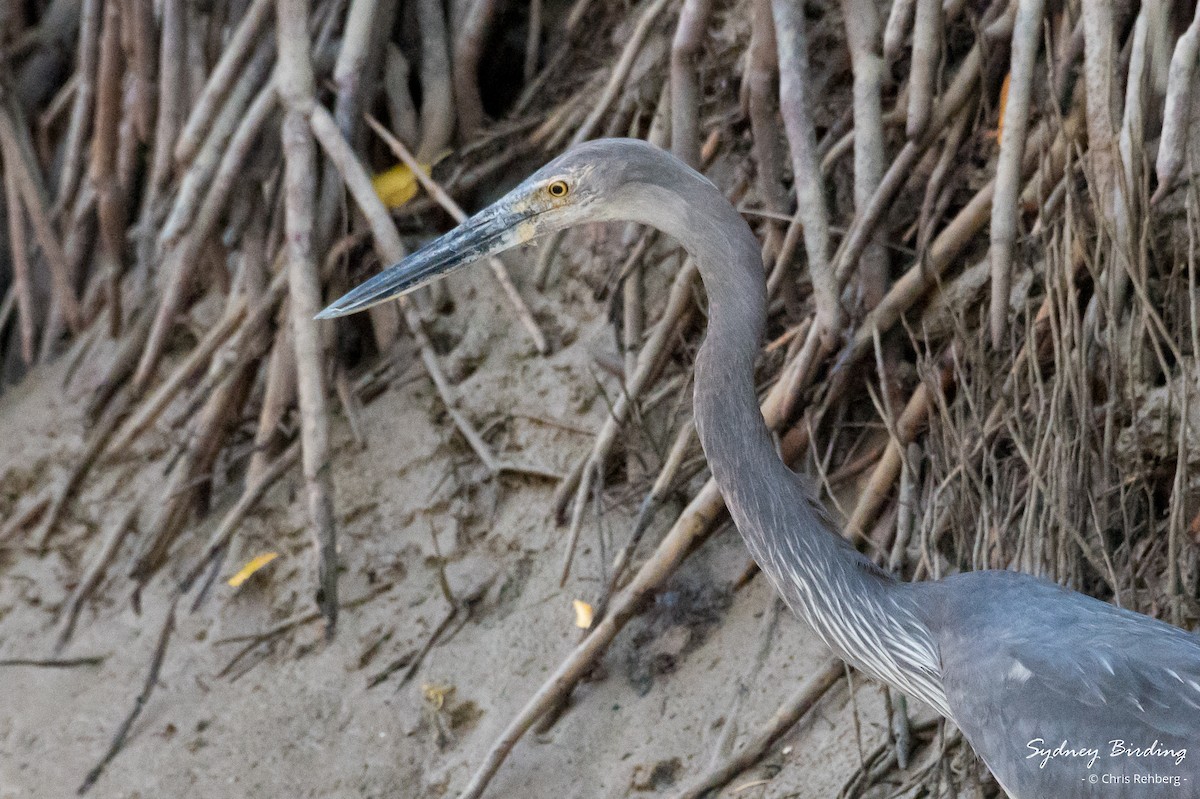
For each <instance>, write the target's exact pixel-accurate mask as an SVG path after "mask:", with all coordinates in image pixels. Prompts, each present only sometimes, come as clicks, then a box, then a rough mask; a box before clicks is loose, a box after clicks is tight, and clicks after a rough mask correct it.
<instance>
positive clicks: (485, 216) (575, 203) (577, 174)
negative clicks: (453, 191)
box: [317, 139, 703, 319]
mask: <svg viewBox="0 0 1200 799" xmlns="http://www.w3.org/2000/svg"><path fill="white" fill-rule="evenodd" d="M672 167H674V168H672ZM677 169H682V170H683V171H685V172H690V170H687V168H686V167H684V166H683V165H682V163H679V162H676V161H675V159H673V158H672V157H671V156H669V155H668V154H666V153H664V152H663V151H662V150H660V149H658V148H657V147H654V146H653V145H650V144H647V143H646V142H644V141H638V140H635V139H598V140H596V141H590V142H586V143H583V144H580V145H576V146H575V147H572V148H571V149H569V150H567V151H566V152H564V153H563V154H562V155H560V156H558V157H557V158H555V159H554V160H553V161H551V162H550V163H548V164H546V165H545V166H544V167H542V168H541V169H539V170H538V171H537V172H535V173H534V174H533V175H531V176H530V177H529V178H527V179H526V180H525V181H523V182H522V183H521V184H520V185H519V186H517V187H516V188H515V189H513V190H512V191H510V192H509V193H508V194H506V195H504V196H503V197H502V198H500V199H499V200H497V201H496V202H494V203H493V204H492V205H490V206H488V207H487V208H485V209H484V210H482V211H480V212H479V213H477V214H475V215H474V216H472V217H471V218H470V219H468V220H467V221H465V222H463V223H462V224H461V225H459V226H458V227H456V228H455V229H454V230H451V231H450V232H449V233H446V234H445V235H443V236H441V237H439V238H437V239H434V240H433V241H431V242H429V243H428V244H426V245H425V246H424V247H422V248H421V249H419V250H417V251H416V252H414V253H413V254H411V255H409V256H408V257H407V258H405V259H404V260H403V261H401V262H400V263H398V264H395V265H394V266H392V267H390V268H389V269H385V270H384V271H383V272H380V273H379V274H378V275H376V276H375V277H373V278H371V279H370V280H368V281H367V282H365V283H363V284H362V285H360V286H358V287H357V288H355V289H353V290H351V291H350V292H348V293H347V294H345V295H344V296H343V297H341V298H340V299H338V300H336V301H335V302H333V303H332V304H331V305H330V306H329V307H328V308H326V309H325V310H323V311H321V313H319V314H318V315H317V318H318V319H332V318H334V317H338V316H346V315H348V314H352V313H355V312H357V311H361V310H363V309H365V308H369V307H371V306H372V305H376V304H378V303H381V302H384V301H386V300H389V299H392V298H393V297H398V296H401V295H403V294H406V293H408V292H410V291H412V290H414V289H416V288H419V287H421V286H423V285H425V284H426V283H429V282H430V281H432V280H434V279H435V278H437V277H439V276H440V275H444V274H446V273H448V272H451V271H453V270H455V269H458V268H459V267H461V266H465V265H467V264H470V263H473V262H475V261H478V260H480V259H482V258H486V257H487V256H489V255H495V254H496V253H500V252H503V251H505V250H508V249H511V248H513V247H515V246H517V245H518V244H524V243H525V242H527V241H531V240H532V239H535V238H537V237H539V236H543V235H545V234H547V233H552V232H554V231H557V230H562V229H564V228H567V227H571V226H572V225H577V224H580V223H583V222H596V221H606V220H613V219H628V220H630V221H641V219H642V217H644V216H647V215H648V211H649V210H650V208H651V207H652V206H653V204H654V203H653V201H652V194H653V192H647V191H639V190H638V189H639V188H649V187H652V186H653V184H654V183H655V176H656V175H659V174H662V173H667V174H671V173H675V172H676V170H677ZM692 174H693V175H695V173H692ZM696 177H697V178H699V175H696ZM699 179H700V180H703V178H699Z"/></svg>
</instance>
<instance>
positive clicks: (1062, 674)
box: [319, 139, 1200, 799]
mask: <svg viewBox="0 0 1200 799" xmlns="http://www.w3.org/2000/svg"><path fill="white" fill-rule="evenodd" d="M596 221H622V222H635V223H640V224H643V225H649V226H650V227H654V228H657V229H658V230H660V231H662V232H663V233H665V234H667V235H668V236H671V237H672V238H674V239H675V240H676V241H678V242H679V243H680V244H681V245H683V247H684V248H686V249H687V251H688V253H690V254H691V256H692V257H693V258H694V259H695V261H696V264H697V266H698V268H699V271H700V274H701V276H702V278H703V280H704V285H705V288H706V290H707V293H708V300H709V309H708V335H707V337H706V338H705V341H704V346H703V347H701V349H700V352H699V354H698V355H697V357H696V379H695V416H696V428H697V431H698V433H699V437H700V442H701V444H702V445H703V447H704V454H705V456H706V457H707V459H708V464H709V466H710V468H711V469H712V475H713V479H714V480H716V483H717V486H718V487H719V488H720V490H721V493H722V495H723V496H724V498H725V502H726V505H727V506H728V508H729V512H730V514H731V515H732V517H733V521H734V523H735V524H736V525H737V528H738V530H739V531H740V532H741V534H742V537H743V538H744V539H745V541H746V546H747V547H748V548H749V550H750V554H751V555H752V556H753V557H754V559H755V560H756V561H757V562H758V564H759V566H760V567H762V570H763V572H764V573H765V574H766V575H767V577H768V578H769V579H770V581H771V583H772V585H774V587H775V589H776V590H777V591H778V592H779V593H780V594H781V595H782V596H783V597H784V599H785V600H786V601H787V603H788V605H789V606H791V608H792V610H793V611H794V612H795V613H796V614H798V615H799V616H800V617H801V618H803V619H804V620H805V621H806V622H807V623H808V624H809V625H811V626H812V628H813V630H815V631H816V633H817V634H818V635H819V636H820V637H821V639H822V640H824V641H825V643H826V644H828V645H829V647H830V648H831V649H833V650H834V651H836V652H837V653H838V654H839V655H840V656H841V657H842V658H844V659H845V660H846V661H848V662H849V663H851V664H852V665H854V666H855V667H856V668H858V669H860V670H861V671H863V672H865V673H866V674H868V675H870V676H872V677H874V678H875V679H877V680H880V681H881V682H883V683H886V684H887V685H890V686H892V687H893V688H895V689H897V690H899V691H901V692H903V693H904V694H907V695H909V696H912V697H916V698H918V699H920V700H921V701H923V702H926V703H927V704H929V705H930V706H932V707H933V708H935V709H936V710H937V711H938V712H940V713H941V714H942V715H944V716H945V717H946V718H948V719H951V720H952V721H953V722H954V723H955V724H957V725H958V727H959V728H960V729H961V730H962V732H963V734H964V735H965V736H966V738H967V740H968V741H969V742H970V744H971V746H972V747H974V749H975V751H976V752H977V753H978V754H979V756H980V757H981V758H982V759H983V760H984V762H985V763H986V764H987V765H988V767H989V768H990V769H991V771H992V773H993V774H994V775H995V776H996V779H997V780H998V781H999V783H1000V784H1001V786H1002V787H1003V788H1004V790H1005V791H1007V792H1008V794H1009V795H1010V796H1012V797H1017V798H1018V799H1070V797H1117V796H1120V797H1150V796H1154V797H1185V796H1186V797H1200V638H1197V637H1196V636H1194V635H1192V634H1189V633H1188V632H1185V631H1184V630H1182V629H1179V628H1177V627H1173V626H1171V625H1168V624H1165V623H1163V622H1161V621H1157V620H1155V619H1153V618H1150V617H1149V616H1144V615H1141V614H1139V613H1133V612H1131V611H1128V610H1124V609H1121V608H1117V607H1114V606H1112V605H1110V604H1107V603H1105V602H1101V601H1100V600H1098V599H1094V598H1092V597H1088V596H1085V595H1083V594H1080V593H1077V592H1074V591H1069V590H1066V589H1064V588H1062V587H1060V586H1058V585H1055V584H1054V583H1051V582H1049V581H1046V580H1043V579H1038V578H1035V577H1032V576H1029V575H1025V574H1020V573H1017V572H1011V571H977V572H969V573H965V574H959V575H955V576H952V577H948V578H946V579H943V580H938V581H933V582H918V583H907V582H903V581H901V580H898V579H896V578H895V577H894V576H892V575H891V574H888V573H887V572H885V571H884V570H882V569H880V568H879V567H877V566H876V565H875V564H874V563H873V562H872V561H871V560H869V559H868V558H866V557H865V556H863V555H862V554H860V553H859V552H858V551H857V550H855V549H854V547H852V546H851V545H850V544H849V543H847V541H846V539H845V538H843V537H842V536H841V535H839V534H837V532H836V531H835V529H834V528H833V527H832V525H830V524H829V522H828V521H827V517H826V515H825V514H824V513H823V511H822V509H821V508H820V506H819V505H818V504H817V503H816V502H815V501H814V499H813V498H812V495H811V494H810V493H809V491H808V490H807V489H806V487H805V485H804V484H803V483H802V482H801V479H800V478H799V477H798V476H797V475H796V474H794V473H793V472H792V471H791V470H790V469H788V467H787V466H786V465H785V464H784V463H783V462H782V461H781V460H780V459H779V456H778V455H777V454H776V450H775V447H774V445H773V443H772V439H771V435H770V433H769V432H768V430H767V426H766V424H765V422H764V420H763V416H762V413H761V412H760V410H759V404H758V399H757V397H756V395H755V388H754V380H753V377H754V371H753V370H754V361H755V357H756V355H757V353H758V350H759V346H760V337H761V335H762V331H763V323H764V321H765V316H766V311H765V306H766V302H765V301H766V286H765V281H764V277H763V264H762V259H761V255H760V250H759V243H758V241H757V240H756V239H755V237H754V234H753V232H752V231H751V230H750V228H749V226H748V225H747V224H746V222H745V221H744V220H743V219H742V218H741V217H740V216H739V215H738V213H737V211H736V210H735V209H734V208H733V207H731V206H730V204H729V203H728V202H727V201H726V200H725V198H724V197H723V196H722V194H721V192H720V191H718V190H717V188H716V187H715V186H714V185H713V184H712V183H710V182H709V181H708V180H707V179H706V178H704V177H703V176H702V175H700V174H698V173H697V172H695V171H694V170H692V169H690V168H689V167H687V166H686V165H684V164H683V163H682V162H680V161H679V160H677V159H676V158H674V157H673V156H671V155H669V154H667V153H665V152H663V151H662V150H660V149H658V148H656V147H653V146H651V145H649V144H647V143H645V142H641V141H636V140H626V139H605V140H599V141H592V142H588V143H585V144H581V145H578V146H575V147H573V148H571V149H570V150H568V151H567V152H566V153H564V154H563V155H561V156H559V157H558V158H556V159H554V160H553V161H551V162H550V163H549V164H547V165H546V166H545V167H543V168H542V169H540V170H538V171H537V172H536V173H535V174H534V175H533V176H532V177H530V178H529V179H528V180H526V181H524V182H523V183H521V184H520V185H519V186H517V187H516V188H515V189H513V190H512V191H511V192H509V193H508V194H507V195H506V196H504V197H503V198H502V199H501V200H499V201H498V202H496V203H494V204H493V205H491V206H490V207H488V208H486V209H484V210H483V211H481V212H479V213H478V214H476V215H475V216H473V217H471V218H470V219H469V220H467V221H466V222H464V223H463V224H462V225H461V226H459V227H458V228H456V229H454V230H453V231H451V232H449V233H447V234H446V235H444V236H442V237H441V238H439V239H437V240H435V241H433V242H431V243H429V244H428V245H426V246H425V247H423V248H421V249H420V250H418V251H417V252H415V253H413V254H412V255H410V256H409V257H408V258H406V259H404V261H402V262H401V263H400V264H398V265H396V266H393V267H391V268H390V269H387V270H386V271H384V272H382V273H381V274H379V275H378V276H376V277H374V278H372V279H371V280H369V281H367V282H366V283H364V284H363V285H361V286H359V287H358V288H356V289H354V290H353V291H351V292H349V293H348V294H346V295H345V296H344V297H342V298H341V299H339V300H338V301H337V302H335V303H333V304H332V305H330V306H329V307H328V308H327V309H325V310H324V311H322V312H321V314H320V316H319V318H322V319H329V318H332V317H336V316H343V315H345V314H349V313H353V312H355V311H360V310H362V309H364V308H367V307H369V306H371V305H374V304H376V303H379V302H383V301H384V300H387V299H389V298H392V297H396V296H398V295H401V294H403V293H405V292H408V291H411V290H413V289H415V288H417V287H418V286H421V285H423V284H425V283H427V282H429V281H430V280H433V279H434V278H436V277H437V276H439V275H442V274H445V273H447V272H449V271H451V270H453V269H457V268H458V267H460V266H464V265H466V264H468V263H471V262H472V261H476V260H478V259H480V258H483V257H484V256H487V255H490V254H494V253H498V252H501V251H502V250H507V249H509V248H511V247H514V246H516V245H518V244H521V243H522V242H527V241H529V240H530V239H533V238H535V237H537V236H540V235H542V234H545V233H550V232H552V231H557V230H562V229H563V228H567V227H570V226H572V225H577V224H581V223H584V222H596Z"/></svg>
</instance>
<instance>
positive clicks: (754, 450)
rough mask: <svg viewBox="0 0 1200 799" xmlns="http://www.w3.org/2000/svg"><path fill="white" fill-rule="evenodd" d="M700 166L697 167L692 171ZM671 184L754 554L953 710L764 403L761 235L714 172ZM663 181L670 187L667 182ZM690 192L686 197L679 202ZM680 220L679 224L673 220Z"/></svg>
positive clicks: (709, 437) (723, 437) (814, 620)
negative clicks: (786, 451) (790, 454)
mask: <svg viewBox="0 0 1200 799" xmlns="http://www.w3.org/2000/svg"><path fill="white" fill-rule="evenodd" d="M692 174H693V175H694V173H692ZM695 178H696V179H695V180H689V181H683V182H682V185H683V186H684V189H683V190H682V191H681V190H680V188H679V186H680V185H681V184H680V183H675V184H673V185H672V188H671V191H672V192H673V193H675V194H677V195H679V196H678V197H677V198H674V199H675V202H671V201H670V200H669V199H668V198H667V197H665V196H663V197H659V198H657V199H656V201H655V204H656V205H657V207H658V208H659V209H662V208H663V204H664V203H665V204H667V205H670V206H672V208H671V210H672V213H670V214H668V215H666V216H670V217H672V222H671V223H669V224H668V225H664V224H663V221H662V220H663V218H664V215H663V214H659V215H658V217H657V220H656V223H657V224H658V226H659V227H661V228H663V229H664V232H666V233H668V234H669V235H671V236H673V237H674V238H675V239H677V240H678V241H680V242H681V243H683V244H684V246H685V247H686V248H687V250H688V252H689V253H690V254H691V255H692V257H693V258H694V259H695V261H696V265H697V267H698V269H699V272H700V275H701V277H702V278H703V280H704V286H705V290H706V292H707V294H708V304H709V311H708V334H707V336H706V338H705V341H704V345H703V346H702V347H701V349H700V352H699V355H698V356H697V358H696V385H695V417H696V429H697V432H698V434H699V437H700V443H701V445H702V446H703V448H704V454H705V456H706V458H707V459H708V464H709V467H710V468H711V469H712V474H713V479H714V480H715V481H716V483H717V486H718V488H720V490H721V494H722V495H723V496H724V498H725V503H726V506H727V507H728V508H729V512H730V515H731V516H732V517H733V521H734V523H735V524H736V525H737V528H738V530H739V531H740V532H741V534H742V537H743V538H744V539H745V541H746V546H747V547H748V548H749V550H750V554H751V556H753V558H754V560H755V561H756V562H757V563H758V564H759V566H760V567H761V568H762V570H763V572H764V573H765V574H766V575H767V577H768V578H769V579H770V581H771V583H772V584H773V585H774V586H775V588H776V590H778V591H779V593H780V594H781V595H782V596H783V597H784V599H785V600H786V601H787V603H788V605H789V606H790V607H791V608H792V610H793V611H794V612H796V614H797V615H799V616H800V617H801V618H803V619H804V620H806V621H807V622H808V623H809V624H810V625H811V626H812V627H813V629H814V630H816V632H817V633H818V634H819V635H820V636H821V637H822V638H823V639H824V640H825V642H826V643H827V644H828V645H829V646H830V647H831V648H833V649H834V650H835V651H837V652H838V653H839V654H840V655H841V656H842V657H843V658H845V659H846V660H847V661H849V662H850V663H851V664H853V665H854V666H856V667H858V668H859V669H861V670H863V671H864V672H866V673H868V674H870V675H872V676H874V677H876V678H877V679H880V680H882V681H884V682H886V683H889V684H891V685H893V686H896V687H898V688H900V689H901V690H903V691H905V692H906V693H908V694H910V695H913V696H917V697H918V698H920V699H922V700H923V701H926V702H929V703H931V704H933V705H934V706H935V707H936V708H937V709H939V710H941V711H942V712H943V713H946V714H947V715H949V711H948V709H947V708H946V701H945V697H944V695H943V693H942V689H941V687H940V680H938V679H936V676H935V674H934V673H933V672H934V671H935V670H936V661H937V655H936V647H935V646H934V644H933V642H932V639H931V637H930V635H929V631H928V630H927V629H926V628H925V627H924V625H923V624H922V623H921V622H920V621H918V617H917V616H916V613H915V608H914V607H913V600H912V598H911V596H910V592H908V591H906V590H905V589H907V587H908V586H907V585H905V584H903V583H898V582H896V581H895V580H893V579H892V578H891V577H890V576H888V575H887V574H885V573H884V572H883V571H882V570H880V569H879V568H878V567H876V566H875V565H874V564H873V563H871V561H869V560H868V559H867V558H865V557H864V556H863V555H862V554H861V553H859V552H858V551H857V550H855V549H854V548H853V547H852V546H850V545H849V543H848V542H846V540H845V539H844V538H842V536H841V535H838V534H837V533H836V532H834V531H833V530H832V529H831V525H830V523H829V521H828V519H827V517H826V516H825V513H824V510H823V509H822V508H820V507H819V506H818V505H817V504H816V503H815V502H814V500H813V497H812V495H811V494H810V493H809V491H808V490H807V487H806V486H805V485H804V484H803V483H802V482H801V480H800V478H799V477H798V476H797V475H796V474H795V473H793V472H792V471H791V470H790V469H788V467H787V466H786V465H785V464H784V463H783V462H782V460H780V458H779V456H778V455H777V454H776V451H775V446H774V443H773V440H772V438H771V435H770V432H769V431H768V429H767V426H766V424H765V422H764V420H763V416H762V412H761V410H760V409H759V403H758V397H757V396H756V393H755V389H754V385H755V384H754V363H755V359H756V357H757V355H758V351H759V346H760V339H761V336H762V330H763V326H764V322H765V318H766V281H765V278H764V274H763V266H762V259H761V256H760V251H759V245H758V241H757V240H756V239H755V237H754V234H753V233H752V232H751V231H750V228H749V227H748V226H747V225H746V223H745V221H743V220H742V218H741V217H740V216H739V215H738V213H737V211H736V210H734V208H733V207H732V206H731V205H730V204H729V202H728V201H727V200H726V199H725V198H724V197H723V196H722V195H721V193H720V192H719V191H718V190H717V189H716V188H715V187H714V186H713V185H712V184H711V183H709V182H708V181H707V180H704V179H703V178H700V176H698V175H695ZM664 191H665V189H664ZM680 200H681V201H680ZM668 228H670V229H668Z"/></svg>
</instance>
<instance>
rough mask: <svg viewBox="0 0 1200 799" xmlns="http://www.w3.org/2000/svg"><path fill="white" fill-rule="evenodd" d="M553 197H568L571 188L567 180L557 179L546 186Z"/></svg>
mask: <svg viewBox="0 0 1200 799" xmlns="http://www.w3.org/2000/svg"><path fill="white" fill-rule="evenodd" d="M546 191H548V192H550V196H551V197H566V196H567V192H568V191H569V189H568V188H567V184H566V182H565V181H561V180H556V181H554V182H553V183H551V184H550V185H549V186H547V187H546Z"/></svg>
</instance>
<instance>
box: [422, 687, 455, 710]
mask: <svg viewBox="0 0 1200 799" xmlns="http://www.w3.org/2000/svg"><path fill="white" fill-rule="evenodd" d="M453 693H454V686H453V685H442V684H440V683H432V682H427V683H422V685H421V694H422V696H424V697H425V701H426V702H428V703H429V704H430V706H431V707H433V709H434V710H441V709H442V707H443V706H444V705H445V704H446V697H448V696H450V695H451V694H453Z"/></svg>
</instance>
